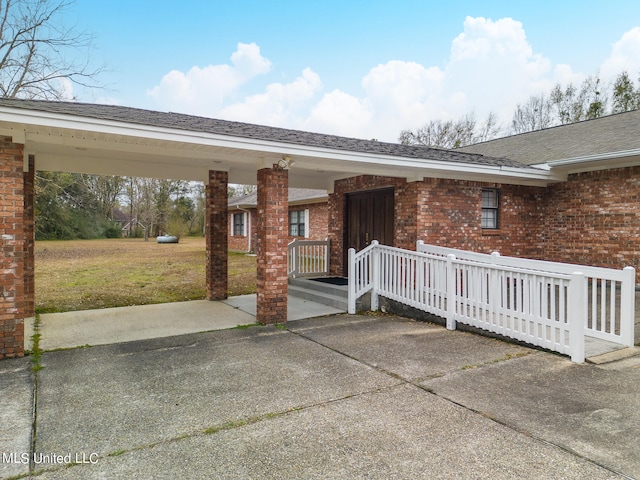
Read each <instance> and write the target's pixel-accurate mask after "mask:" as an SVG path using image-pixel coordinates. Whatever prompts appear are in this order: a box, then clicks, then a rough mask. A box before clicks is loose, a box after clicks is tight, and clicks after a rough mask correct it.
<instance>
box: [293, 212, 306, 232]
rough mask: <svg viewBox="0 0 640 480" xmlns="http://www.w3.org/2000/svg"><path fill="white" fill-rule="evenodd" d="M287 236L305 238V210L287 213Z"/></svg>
mask: <svg viewBox="0 0 640 480" xmlns="http://www.w3.org/2000/svg"><path fill="white" fill-rule="evenodd" d="M289 235H290V236H292V237H307V215H306V211H305V210H292V211H290V212H289Z"/></svg>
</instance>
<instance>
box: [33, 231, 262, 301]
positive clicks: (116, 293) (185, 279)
mask: <svg viewBox="0 0 640 480" xmlns="http://www.w3.org/2000/svg"><path fill="white" fill-rule="evenodd" d="M205 268H206V252H205V241H204V239H203V238H181V239H180V243H178V244H158V243H156V242H155V241H153V240H151V241H149V242H145V241H144V240H143V239H106V240H70V241H37V242H36V249H35V275H36V311H37V312H39V313H50V312H66V311H74V310H90V309H96V308H109V307H121V306H128V305H145V304H152V303H164V302H178V301H184V300H197V299H203V298H204V297H205ZM255 282H256V259H255V257H249V256H246V255H244V254H241V253H229V295H230V296H234V295H244V294H247V293H255V288H256V287H255Z"/></svg>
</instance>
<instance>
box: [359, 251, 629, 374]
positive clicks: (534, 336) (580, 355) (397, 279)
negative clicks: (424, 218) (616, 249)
mask: <svg viewBox="0 0 640 480" xmlns="http://www.w3.org/2000/svg"><path fill="white" fill-rule="evenodd" d="M418 250H419V251H417V252H413V251H410V250H402V249H398V248H394V247H387V246H383V245H379V244H378V242H376V241H374V242H372V244H371V245H370V246H369V247H367V248H365V249H364V250H362V251H360V252H358V253H355V251H352V250H350V251H349V313H355V301H356V299H357V298H358V297H360V296H362V295H364V294H365V293H367V292H369V291H371V309H372V310H377V308H378V296H380V295H381V296H384V297H386V298H389V299H391V300H395V301H398V302H401V303H404V304H407V305H410V306H412V307H414V308H418V309H420V310H423V311H426V312H429V313H431V314H433V315H436V316H439V317H443V318H445V319H446V322H447V328H449V329H455V328H456V322H461V323H465V324H468V325H472V326H475V327H478V328H481V329H484V330H488V331H491V332H495V333H498V334H501V335H504V336H507V337H510V338H515V339H517V340H520V341H523V342H527V343H530V344H532V345H537V346H540V347H544V348H547V349H550V350H554V351H557V352H560V353H563V354H566V355H570V356H571V359H572V360H573V361H575V362H583V361H584V357H585V351H584V350H585V336H591V337H596V338H601V339H603V340H608V341H610V342H615V343H618V344H621V345H626V346H631V345H633V322H634V282H635V270H634V269H633V268H631V267H627V268H625V269H624V270H610V269H603V268H595V267H586V266H578V265H567V264H557V263H552V262H536V261H533V260H523V259H516V258H510V257H501V256H500V255H498V254H492V255H483V254H476V253H474V252H466V251H462V250H453V249H444V248H442V247H432V246H429V245H424V244H422V243H421V242H419V244H418ZM453 252H455V253H453Z"/></svg>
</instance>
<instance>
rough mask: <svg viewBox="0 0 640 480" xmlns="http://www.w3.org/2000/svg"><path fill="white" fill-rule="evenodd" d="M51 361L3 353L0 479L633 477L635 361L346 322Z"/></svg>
mask: <svg viewBox="0 0 640 480" xmlns="http://www.w3.org/2000/svg"><path fill="white" fill-rule="evenodd" d="M176 320H177V321H181V320H183V318H181V317H180V318H177V319H176ZM43 340H44V338H43ZM41 366H42V367H43V368H42V369H41V370H39V371H38V372H37V373H33V372H31V370H30V359H28V358H24V359H13V360H4V361H2V362H0V392H2V394H3V395H2V396H3V399H2V409H1V410H0V452H2V458H0V460H1V462H2V463H0V478H7V477H11V476H15V475H27V474H28V473H29V471H30V469H31V471H32V472H33V473H38V474H40V475H39V476H38V477H37V478H39V479H94V478H95V479H99V478H116V479H118V478H122V479H129V478H139V479H151V478H161V479H162V478H166V479H173V478H189V479H191V478H194V479H198V478H202V479H209V478H220V479H226V478H229V479H237V478H252V479H271V478H279V479H293V478H305V479H313V478H339V479H344V478H349V479H352V478H353V479H357V478H384V479H386V478H398V479H405V478H406V479H415V478H429V479H433V478H436V479H438V478H441V479H449V478H455V479H458V478H475V479H484V478H487V479H489V478H490V479H529V478H531V479H541V478H548V479H559V478H562V479H580V480H583V479H586V478H589V479H592V478H593V479H596V478H597V479H619V478H640V444H639V443H638V438H640V357H632V358H628V359H626V360H623V361H619V362H613V363H609V364H603V365H592V364H584V365H576V364H573V363H571V362H570V361H569V360H568V359H567V358H565V357H561V356H557V355H552V354H548V353H544V352H541V351H537V350H532V349H529V348H525V347H521V346H516V345H513V344H509V343H504V342H502V341H499V340H495V339H490V338H486V337H482V336H479V335H474V334H471V333H465V332H460V331H454V332H451V331H447V330H446V329H444V328H442V327H440V326H436V325H432V324H428V323H420V322H414V321H411V320H407V319H404V318H399V317H393V316H385V315H376V316H374V315H355V316H349V315H335V316H327V317H322V318H312V319H306V320H298V321H294V322H290V323H288V324H287V325H286V326H285V327H275V326H253V327H248V328H240V329H229V330H216V331H209V332H204V333H193V334H186V335H178V336H172V337H165V338H157V339H149V340H140V341H133V342H126V343H118V344H112V345H103V346H96V347H91V348H82V349H69V350H63V351H54V352H49V353H44V354H43V355H42V358H41ZM23 461H24V463H23ZM69 464H73V465H71V466H69Z"/></svg>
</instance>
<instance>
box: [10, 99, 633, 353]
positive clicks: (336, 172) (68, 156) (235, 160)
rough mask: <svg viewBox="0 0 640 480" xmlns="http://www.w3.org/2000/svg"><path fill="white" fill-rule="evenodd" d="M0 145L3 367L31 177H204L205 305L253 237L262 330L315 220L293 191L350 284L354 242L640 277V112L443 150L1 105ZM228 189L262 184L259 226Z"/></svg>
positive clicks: (29, 229)
mask: <svg viewBox="0 0 640 480" xmlns="http://www.w3.org/2000/svg"><path fill="white" fill-rule="evenodd" d="M0 141H1V145H0V157H1V158H0V242H1V244H0V248H1V249H2V256H1V257H0V262H1V263H2V266H1V267H0V288H2V297H1V299H2V300H1V301H0V359H1V358H7V357H13V356H21V355H22V354H23V342H24V324H23V322H24V318H26V317H29V316H32V315H33V305H34V303H33V295H34V287H33V268H34V255H33V195H34V190H33V172H34V169H35V168H38V169H42V170H54V171H55V170H57V171H68V172H79V173H93V174H110V175H130V176H140V177H144V176H148V177H157V178H173V179H182V180H196V181H204V182H205V185H206V202H207V213H206V227H205V231H206V248H207V257H206V267H207V268H206V285H207V298H208V299H210V300H217V299H221V298H225V297H226V295H227V251H228V248H229V247H230V246H232V241H235V240H234V239H233V237H244V238H245V239H248V238H250V239H253V238H255V241H253V240H252V242H254V245H255V250H256V252H257V257H258V258H257V281H256V284H257V320H258V322H261V323H272V322H283V321H286V317H287V290H288V283H287V244H288V243H289V241H290V239H291V236H290V234H291V233H292V230H290V222H291V223H293V222H297V225H298V227H297V228H298V229H299V228H300V226H301V225H303V228H305V229H306V226H307V225H308V224H310V223H311V224H312V223H313V221H312V220H311V210H312V208H311V204H306V205H309V206H308V208H307V207H305V208H303V207H304V205H305V204H304V203H301V204H297V205H296V204H295V202H292V204H293V206H295V207H298V210H297V211H298V212H300V211H303V212H304V211H306V210H307V209H308V210H309V221H307V218H306V215H307V214H306V212H304V213H302V214H300V213H297V214H296V216H295V218H293V217H292V216H291V215H292V214H291V212H292V211H294V209H293V208H290V207H289V198H290V196H289V191H290V187H291V188H305V189H307V188H313V189H324V190H326V191H327V201H326V205H327V224H328V227H327V235H328V238H329V240H330V241H331V255H330V256H331V263H330V268H331V274H333V275H339V276H343V275H344V274H345V272H346V269H345V255H346V251H347V249H348V248H349V247H354V248H356V249H360V248H362V247H364V246H366V245H367V244H369V243H370V242H371V241H372V240H374V239H375V240H378V241H380V242H381V243H385V244H389V245H394V246H397V247H401V248H407V249H414V248H415V245H416V242H417V240H423V241H424V242H425V243H430V244H436V245H444V246H451V247H457V248H464V249H469V250H476V251H480V252H485V253H488V252H491V251H494V250H498V251H500V252H501V253H502V254H503V255H511V256H522V257H529V258H538V259H547V260H556V261H569V262H572V263H585V264H590V265H597V266H605V267H613V268H621V267H624V266H626V265H630V266H633V267H635V268H636V271H637V272H640V260H639V255H638V254H639V253H640V247H639V246H638V244H639V239H640V112H638V111H634V112H627V113H622V114H618V115H613V116H610V117H604V118H600V119H596V120H590V121H587V122H582V123H579V124H573V125H566V126H562V127H555V128H553V129H547V130H544V131H541V132H533V133H531V134H525V135H518V136H514V137H508V138H506V139H500V140H495V141H493V142H487V143H486V144H480V145H475V146H471V147H467V148H465V149H459V150H454V151H450V150H443V149H437V148H429V147H418V146H406V145H399V144H392V143H384V142H377V141H369V140H359V139H352V138H344V137H337V136H333V135H323V134H314V133H309V132H301V131H294V130H287V129H280V128H272V127H265V126H260V125H250V124H245V123H239V122H229V121H222V120H215V119H208V118H201V117H194V116H190V115H182V114H176V113H162V112H152V111H147V110H140V109H134V108H127V107H121V106H106V105H94V104H81V103H74V102H49V101H33V100H17V99H0ZM229 182H232V183H238V184H257V193H256V196H255V205H256V208H255V218H254V217H252V216H244V217H242V216H238V217H236V216H235V215H236V214H240V213H243V214H244V213H245V212H244V211H242V210H241V208H243V204H239V205H236V206H235V207H236V210H238V211H233V208H234V205H229V201H228V198H227V187H228V183H229ZM245 206H248V204H247V205H245ZM245 210H249V209H245ZM301 217H302V218H303V220H304V222H302V223H301V222H300V219H301ZM242 218H244V224H243V223H241V219H242ZM236 219H237V221H238V222H237V225H236ZM232 222H233V223H232ZM249 225H250V228H251V230H249ZM236 226H237V229H236ZM232 229H233V230H232ZM314 230H315V228H314V227H313V225H312V230H311V232H313V231H314ZM299 231H300V230H298V232H299ZM230 233H234V235H230ZM237 233H243V235H235V234H237ZM243 246H244V248H247V249H249V248H253V246H249V245H247V244H244V243H242V244H240V247H241V248H243Z"/></svg>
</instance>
